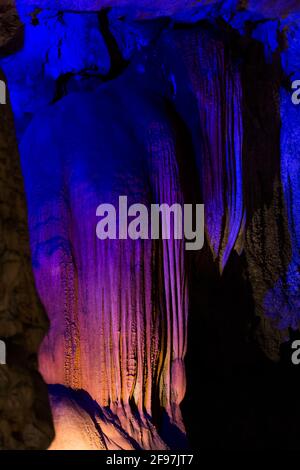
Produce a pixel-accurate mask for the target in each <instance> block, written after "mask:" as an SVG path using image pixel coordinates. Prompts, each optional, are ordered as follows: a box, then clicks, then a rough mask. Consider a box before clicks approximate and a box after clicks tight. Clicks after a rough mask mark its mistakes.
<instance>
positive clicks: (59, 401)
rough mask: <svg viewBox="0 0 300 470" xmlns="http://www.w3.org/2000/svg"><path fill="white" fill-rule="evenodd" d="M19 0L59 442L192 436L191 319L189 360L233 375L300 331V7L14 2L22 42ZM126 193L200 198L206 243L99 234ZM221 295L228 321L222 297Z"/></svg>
mask: <svg viewBox="0 0 300 470" xmlns="http://www.w3.org/2000/svg"><path fill="white" fill-rule="evenodd" d="M12 3H13V2H7V5H9V6H8V7H7V9H5V8H4V6H3V13H2V16H3V18H2V22H3V23H4V24H6V25H8V27H7V28H6V30H7V33H6V36H7V35H8V36H9V37H8V39H7V40H6V43H5V47H2V50H3V54H4V52H5V54H8V53H13V54H12V55H10V56H8V57H7V56H6V57H3V58H2V60H1V67H2V68H3V70H4V71H5V74H6V77H7V82H8V85H9V90H10V95H11V101H12V109H13V112H14V118H15V128H16V135H17V138H18V142H19V149H20V155H21V163H22V172H23V176H24V182H25V189H26V196H27V204H28V212H29V218H28V221H29V228H30V244H31V262H32V266H33V269H34V274H35V283H36V286H37V290H38V292H39V296H40V299H41V301H42V303H43V306H44V307H45V309H46V311H47V314H48V316H49V318H50V321H51V329H50V331H49V334H48V336H47V338H46V339H45V340H44V341H43V344H42V347H41V348H40V354H39V362H40V371H41V372H42V374H43V377H44V379H45V381H46V382H47V383H48V384H50V386H49V392H50V398H51V404H52V411H53V417H54V421H55V428H56V439H55V441H54V443H53V445H52V448H53V449H56V448H86V449H107V448H108V449H118V448H122V449H132V448H153V449H164V448H167V447H168V446H170V447H171V448H176V446H186V445H187V441H186V432H188V434H189V429H188V426H190V418H189V416H191V409H193V407H194V408H195V407H196V405H195V401H194V402H193V401H192V398H190V397H191V392H190V389H189V380H190V375H191V373H190V372H189V370H188V392H187V394H186V377H185V376H186V371H185V365H184V359H185V356H186V353H187V351H188V348H189V344H190V345H195V344H196V343H195V340H194V336H195V331H199V338H201V341H199V342H200V343H201V344H196V346H193V348H196V349H197V351H198V353H197V354H196V353H195V352H194V353H193V354H194V355H195V356H196V358H197V359H195V360H194V362H193V361H190V360H189V359H188V360H187V368H188V369H189V367H192V366H189V364H191V363H192V362H193V363H194V366H193V367H194V369H193V371H194V373H195V371H196V367H197V365H198V367H199V366H201V367H202V370H203V371H205V370H206V369H210V370H211V371H219V372H220V373H223V372H224V370H226V371H227V370H228V369H232V368H233V364H234V367H235V366H236V364H237V363H239V364H245V363H247V364H248V363H250V364H253V363H255V364H256V362H257V363H258V362H262V363H263V364H265V363H266V364H273V363H274V364H275V363H278V361H279V362H280V360H281V355H282V351H281V350H282V345H283V344H284V343H285V342H287V341H288V340H289V338H291V337H293V335H294V334H296V332H297V330H298V318H299V308H298V306H299V235H298V233H299V230H298V227H299V206H298V199H299V196H298V195H299V182H298V181H299V177H298V175H299V171H298V160H299V159H298V150H297V143H298V126H297V115H298V108H297V107H296V106H294V105H293V104H292V102H291V92H290V86H291V80H292V79H297V74H298V68H299V67H298V65H299V59H298V53H297V49H298V47H297V44H298V36H299V34H298V33H299V28H298V19H299V11H298V10H299V8H298V5H297V4H296V2H292V1H291V2H285V3H283V2H279V1H278V2H275V4H274V2H272V4H271V2H267V1H262V2H259V5H258V4H257V2H251V1H249V2H235V1H232V2H229V1H226V2H214V1H211V2H198V4H197V5H194V2H191V4H190V5H189V4H188V2H185V5H184V7H183V5H182V2H164V3H163V4H162V3H161V2H157V3H156V2H151V3H150V2H146V1H145V2H141V3H139V4H138V6H137V5H136V2H130V1H124V2H117V4H115V2H107V4H106V3H103V2H98V1H91V2H79V1H78V2H75V1H71V0H70V1H69V0H65V1H61V2H56V4H55V8H54V6H53V4H52V3H51V2H46V1H44V2H43V1H42V0H39V1H34V2H32V3H34V8H33V7H31V6H30V5H31V2H30V1H25V0H18V1H17V2H16V3H17V8H18V13H19V17H20V18H21V20H22V22H23V24H24V25H25V27H24V29H25V37H24V40H23V43H22V34H21V31H22V29H23V27H22V24H21V22H20V21H19V20H18V19H17V16H16V11H15V10H14V8H13V6H11V5H12ZM35 7H39V8H38V9H36V8H35ZM40 7H41V9H40ZM103 7H113V8H112V9H110V10H104V11H101V12H99V9H100V8H103ZM83 11H84V12H85V13H84V14H81V13H80V12H83ZM11 18H14V21H13V25H12V24H11V23H12V22H11ZM146 20H147V21H146ZM12 37H14V38H15V39H14V40H13V41H11V40H10V39H11V38H12ZM16 38H17V39H16ZM17 41H19V43H18V44H19V50H18V51H17V50H16V44H17ZM125 90H126V91H125ZM291 122H292V123H293V125H292V126H291ZM11 129H13V126H12V125H11ZM10 132H11V131H10ZM14 145H15V144H14ZM14 151H15V152H16V148H15V150H14ZM16 158H17V157H16ZM20 184H21V183H20ZM118 194H124V195H126V194H128V196H129V199H130V202H136V199H138V200H139V202H141V201H143V202H144V203H145V204H146V205H149V204H151V203H152V202H169V203H171V202H175V201H176V202H178V201H179V200H180V201H189V202H193V203H195V201H197V202H203V203H204V204H205V207H206V209H205V211H206V212H205V214H206V215H205V230H206V245H207V247H206V248H205V250H204V251H203V252H202V253H201V254H200V255H195V256H193V257H188V256H187V255H186V253H185V252H184V249H183V246H182V244H181V243H180V242H178V241H177V242H175V241H173V242H172V241H164V242H159V241H157V242H150V241H142V240H139V241H136V242H132V241H131V242H128V241H126V245H125V243H123V242H122V241H106V242H105V243H103V242H102V244H101V245H99V244H98V243H96V241H95V230H94V228H95V225H96V218H95V210H96V207H97V206H98V205H99V204H100V203H101V202H102V201H103V200H104V202H114V201H115V202H116V200H117V195H118ZM21 212H22V215H23V217H26V211H25V207H23V209H22V211H21ZM23 220H25V219H23ZM23 223H24V222H23ZM24 246H25V245H24ZM27 257H28V252H27ZM28 262H29V261H28V258H27V263H28ZM27 269H28V272H30V268H29V267H28V268H27ZM208 280H209V281H210V283H211V285H210V286H208V284H207V283H208ZM28 282H29V284H30V286H32V289H33V292H34V294H32V295H33V297H32V298H33V299H36V297H34V296H35V290H34V283H33V280H32V278H31V280H30V281H28ZM234 282H237V283H238V284H239V285H240V288H241V290H242V291H243V289H245V298H247V302H248V301H249V305H246V302H245V301H243V300H241V299H240V300H239V294H236V293H234V288H233V283H234ZM203 286H204V287H205V288H204V287H203ZM228 290H229V291H230V292H232V293H231V294H230V295H229V294H228V293H225V291H228ZM207 292H209V295H208V294H207ZM216 292H219V293H220V292H221V295H222V296H223V297H221V298H223V299H225V304H226V305H227V307H228V308H229V309H230V308H231V310H232V312H231V313H230V314H229V315H227V314H226V310H225V309H222V305H221V301H220V304H218V302H215V301H213V300H209V299H206V297H209V298H210V299H211V298H213V297H214V296H215V295H216ZM243 292H244V291H243ZM230 296H231V298H230ZM34 301H35V302H38V301H37V300H34ZM214 302H215V304H214V305H213V306H212V304H213V303H214ZM235 304H236V305H235ZM38 305H40V304H38ZM231 305H232V307H231ZM239 306H241V307H239ZM39 308H40V309H41V307H40V306H39ZM239 308H241V311H240V312H237V311H238V310H239ZM188 311H190V316H191V315H192V324H193V325H194V327H193V328H192V333H191V327H190V329H188ZM41 312H43V310H41ZM41 315H43V313H41ZM238 315H240V316H238ZM46 326H47V325H46V322H45V321H44V323H43V324H42V325H41V326H40V327H39V328H40V331H41V333H40V335H39V336H38V337H37V339H36V340H35V350H34V352H36V350H37V347H38V345H39V342H40V340H41V338H42V334H43V332H44V331H45V329H46ZM216 330H219V333H218V334H217V335H216ZM208 332H209V333H210V335H211V336H210V335H208ZM214 335H216V338H218V341H217V340H216V339H214ZM34 336H35V335H34ZM206 337H207V338H208V339H207V338H206ZM188 338H189V339H188ZM248 342H250V343H251V344H253V345H254V346H253V348H252V346H251V347H248V345H247V344H248ZM216 343H218V344H216ZM230 343H232V345H230ZM213 345H214V348H215V352H213V349H214V348H213ZM233 345H235V346H233ZM190 347H192V346H190ZM234 347H235V348H236V349H234ZM237 348H239V349H238V351H239V353H238V354H237V353H236V350H237ZM200 351H201V353H200ZM208 351H209V352H208ZM202 352H203V354H204V355H207V359H206V360H205V361H202V360H201V354H202ZM220 355H222V356H223V359H222V360H221V361H220V359H219V356H220ZM235 356H237V357H235ZM215 361H216V362H215ZM255 361H256V362H255ZM195 364H196V365H195ZM251 367H252V366H251ZM267 367H269V365H268V366H267ZM211 373H212V372H211ZM216 373H217V372H216ZM203 374H204V372H203ZM204 377H205V378H204V379H203V380H204V381H206V380H207V383H209V378H208V376H206V375H205V374H204ZM224 387H225V388H226V386H224ZM225 395H226V394H225ZM184 397H186V398H185V401H184V402H183V404H182V401H183V399H184ZM189 400H190V401H191V403H192V404H191V405H189ZM217 402H218V401H217ZM180 405H181V408H183V409H184V410H187V411H184V417H186V419H183V418H182V411H181V409H180ZM189 406H190V408H189ZM222 406H224V405H222ZM188 408H189V410H188ZM200 408H201V407H200ZM273 412H274V413H275V411H274V410H273ZM254 413H255V411H254ZM197 419H198V418H197ZM199 419H201V418H199ZM249 419H250V420H251V419H252V418H251V417H250V418H249V417H247V420H249ZM195 420H196V418H195ZM204 421H205V420H204ZM49 422H50V420H49ZM247 422H248V421H247ZM186 423H188V424H187V426H185V424H186ZM235 425H236V428H237V429H238V426H240V423H235ZM250 425H252V426H255V423H254V424H253V423H252V424H250ZM256 425H257V422H256ZM50 429H51V427H49V428H48V431H47V433H48V434H47V436H48V440H49V436H51V431H50ZM220 432H221V431H220ZM268 432H271V431H270V430H269V431H268ZM212 439H214V438H213V437H212ZM244 439H245V441H247V438H246V437H245V438H244ZM248 444H249V443H248ZM15 445H16V443H15V441H8V442H7V443H5V444H4V446H6V447H11V448H12V447H13V446H15ZM20 445H21V444H20ZM25 445H28V446H29V447H30V446H31V444H27V443H25ZM36 445H41V446H45V447H46V445H47V444H46V440H44V441H43V443H41V444H36ZM220 445H221V444H220ZM243 445H246V444H245V442H243Z"/></svg>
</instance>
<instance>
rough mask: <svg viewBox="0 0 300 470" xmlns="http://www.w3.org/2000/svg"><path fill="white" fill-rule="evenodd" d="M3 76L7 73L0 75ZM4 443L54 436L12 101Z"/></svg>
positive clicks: (6, 115)
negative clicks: (40, 362) (41, 366)
mask: <svg viewBox="0 0 300 470" xmlns="http://www.w3.org/2000/svg"><path fill="white" fill-rule="evenodd" d="M1 78H2V79H3V78H4V77H3V75H1ZM0 175H1V204H0V227H1V235H0V244H1V249H0V263H1V274H0V285H1V297H0V337H1V339H3V340H4V341H5V342H6V345H7V365H3V366H1V367H0V394H1V400H0V422H1V424H0V448H1V449H24V448H25V449H26V448H28V449H29V448H31V449H41V448H46V447H47V446H48V445H49V443H50V442H51V439H52V437H53V430H52V426H51V417H50V410H49V403H48V397H47V390H46V387H45V385H44V384H43V381H42V379H41V377H40V375H39V373H38V371H37V351H38V347H39V345H40V343H41V341H42V339H43V337H44V335H45V333H46V331H47V328H48V320H47V318H46V314H45V311H44V309H43V307H42V306H41V303H40V301H39V298H38V296H37V292H36V289H35V283H34V278H33V274H32V268H31V258H30V249H29V238H28V229H27V210H26V204H25V195H24V189H23V180H22V175H21V169H20V164H19V155H18V149H17V143H16V140H15V136H14V123H13V117H12V113H11V110H10V105H9V104H7V105H4V106H1V115H0Z"/></svg>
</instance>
